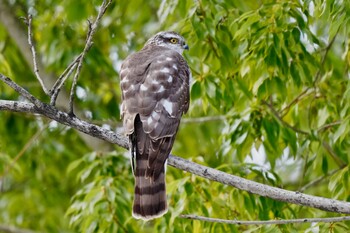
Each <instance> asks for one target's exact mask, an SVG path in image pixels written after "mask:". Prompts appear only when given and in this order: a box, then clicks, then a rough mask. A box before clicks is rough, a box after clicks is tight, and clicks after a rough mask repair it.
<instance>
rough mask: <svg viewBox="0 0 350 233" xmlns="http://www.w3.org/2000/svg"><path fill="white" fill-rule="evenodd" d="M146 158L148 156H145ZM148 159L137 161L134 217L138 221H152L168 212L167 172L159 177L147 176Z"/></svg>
mask: <svg viewBox="0 0 350 233" xmlns="http://www.w3.org/2000/svg"><path fill="white" fill-rule="evenodd" d="M145 157H146V156H145ZM146 169H147V158H142V157H141V158H140V157H139V159H137V160H136V168H135V174H134V175H135V197H134V204H133V210H132V215H133V217H134V218H136V219H143V220H151V219H154V218H158V217H160V216H162V215H164V214H165V213H166V212H167V211H168V206H167V198H166V187H165V174H164V173H165V171H164V169H163V171H162V172H161V173H160V174H159V176H158V177H156V178H154V177H152V176H146Z"/></svg>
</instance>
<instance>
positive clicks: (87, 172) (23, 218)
mask: <svg viewBox="0 0 350 233" xmlns="http://www.w3.org/2000/svg"><path fill="white" fill-rule="evenodd" d="M9 2H10V3H9V6H10V8H11V9H12V11H11V13H12V14H15V17H16V18H17V19H18V20H19V21H20V19H19V18H20V17H22V16H25V15H26V14H27V11H29V12H30V13H31V14H33V23H34V25H33V30H34V39H35V41H36V47H37V51H38V53H39V54H40V55H41V57H42V62H43V63H44V66H45V72H47V73H52V74H53V75H55V76H56V77H58V76H59V75H60V74H61V73H62V72H63V71H64V69H65V68H66V67H67V65H68V64H69V63H70V62H71V61H72V60H73V59H74V58H75V57H76V56H77V55H78V54H79V53H80V52H81V51H82V49H83V46H84V43H85V38H86V33H87V30H88V28H87V22H86V20H87V19H93V18H94V17H95V16H96V14H97V11H96V9H97V7H98V6H99V5H100V4H101V1H91V2H86V1H68V0H64V1H56V0H50V1H42V2H40V3H35V1H22V0H14V1H9ZM349 15H350V2H348V1H342V0H325V1H320V0H304V1H302V0H295V1H293V0H280V1H272V0H263V1H261V0H259V1H258V0H247V1H236V0H234V1H225V0H210V1H209V0H200V1H190V0H181V1H180V0H177V1H169V0H168V1H167V0H163V1H160V0H156V1H147V2H146V1H141V0H129V1H113V2H112V4H111V6H110V7H109V9H108V10H107V12H106V14H105V16H104V17H103V19H102V23H101V25H100V27H99V29H98V31H97V33H96V34H95V37H94V45H93V47H92V48H91V50H90V51H89V53H88V54H87V57H86V59H85V60H84V65H83V69H82V73H81V76H80V79H79V82H78V86H79V90H80V91H79V93H77V96H78V98H77V100H76V106H77V107H78V108H79V109H81V110H82V114H81V116H82V117H83V118H84V117H85V118H88V120H89V121H91V122H95V123H98V124H101V125H102V124H107V125H109V127H112V128H114V127H120V126H121V122H120V119H119V103H120V90H119V76H118V70H119V67H120V64H121V61H122V60H123V59H124V58H125V57H126V56H127V55H128V54H130V53H131V52H132V51H136V50H138V49H140V48H141V47H142V45H143V44H144V42H145V41H146V40H147V38H148V37H149V36H150V35H152V34H154V33H155V32H158V31H160V30H168V29H171V30H176V31H179V32H180V33H181V34H182V35H183V36H184V37H185V38H186V39H187V42H188V44H189V45H190V51H189V53H186V54H185V56H186V59H187V60H188V62H189V65H190V67H191V70H192V73H193V84H192V88H191V108H190V111H189V114H187V115H186V116H185V120H184V122H183V124H182V125H181V129H180V131H179V134H178V136H177V140H176V143H175V145H174V150H173V153H174V154H176V155H179V156H182V157H185V158H191V159H192V160H194V161H196V162H198V163H201V164H204V165H207V166H210V167H214V168H217V169H220V170H222V171H225V172H228V173H230V174H234V175H238V176H241V177H245V178H248V179H251V180H255V181H258V182H261V183H266V184H269V185H272V186H278V187H282V188H285V189H289V190H295V191H303V192H305V193H309V194H312V195H318V196H324V197H329V198H334V199H338V200H345V201H350V196H349V193H350V185H349V184H350V183H349V165H348V164H349V161H350V150H349V148H350V136H349V131H350V124H349V123H350V122H349V120H350V114H349V113H350V82H349V80H350V79H349V64H350V52H349V39H348V37H349V30H350V22H349V19H350V17H349ZM21 26H22V30H23V32H24V33H25V30H26V28H25V25H24V24H21ZM23 35H24V34H23ZM27 53H28V51H22V50H21V49H20V48H19V46H18V44H17V41H16V39H15V38H12V37H11V36H10V34H9V28H7V26H6V25H5V24H2V23H1V22H0V64H1V65H0V73H3V74H4V75H7V76H9V77H11V78H12V79H14V80H15V81H16V82H18V83H19V84H21V85H23V86H24V87H25V88H27V89H28V90H30V92H31V93H33V94H34V95H35V96H37V97H39V98H41V99H44V100H46V101H48V98H47V97H46V96H45V95H44V93H43V92H42V90H41V88H40V86H39V84H38V82H37V80H36V79H35V77H34V75H33V73H32V72H28V71H29V70H32V68H31V66H30V65H29V64H28V60H27V59H26V56H27V55H28V54H27ZM70 85H71V80H69V81H68V83H67V85H66V86H65V88H66V90H69V87H70ZM0 98H1V99H18V98H21V97H18V96H17V94H16V93H15V92H14V91H12V90H11V89H10V88H8V87H7V86H6V85H5V84H0ZM67 104H68V103H67ZM203 116H206V117H213V118H215V116H221V118H220V119H223V118H224V119H225V120H220V121H217V120H216V121H215V119H214V120H212V121H210V120H207V121H204V122H196V119H197V118H198V117H203ZM0 119H1V120H0V135H1V137H0V161H1V162H0V175H1V180H0V192H1V195H0V222H3V223H8V224H10V225H16V226H19V227H22V228H27V229H32V230H38V231H45V232H76V231H78V232H139V231H140V229H143V231H144V232H155V231H159V232H299V231H300V232H310V231H312V232H319V231H321V232H324V231H331V232H344V231H349V230H350V229H349V228H350V225H349V223H334V224H330V223H320V224H299V225H296V224H291V225H284V226H273V225H272V226H240V225H237V226H236V225H223V224H217V223H206V222H199V221H190V220H186V219H181V218H179V217H178V216H179V215H180V214H196V215H203V216H209V217H218V218H224V219H240V220H268V219H292V218H303V217H330V216H334V214H332V213H326V212H324V211H321V210H316V209H311V208H306V207H301V206H296V205H291V204H288V203H281V202H278V201H274V200H270V199H267V198H264V197H258V196H256V195H252V194H249V193H246V192H242V191H239V190H237V189H233V188H231V187H227V186H225V185H222V184H219V183H213V182H210V181H208V180H205V179H202V178H199V177H196V176H194V175H191V174H188V173H184V172H182V171H179V170H176V169H173V168H169V169H168V171H167V183H168V186H167V188H168V190H167V192H168V200H169V213H168V214H167V215H165V216H164V217H163V218H160V219H157V220H155V221H152V222H146V223H144V222H142V221H137V220H134V219H133V218H132V217H131V204H132V193H133V177H132V174H131V169H130V165H129V160H128V158H127V152H126V151H124V150H122V149H120V148H117V147H115V148H114V152H108V153H106V152H100V151H104V148H96V147H93V146H91V145H90V144H89V143H87V142H86V141H85V140H84V139H83V138H82V137H81V135H80V134H78V133H77V132H76V131H74V130H72V129H69V128H67V127H64V126H60V125H57V123H55V122H50V121H49V120H47V119H42V118H40V117H36V116H30V115H25V114H18V113H16V114H15V113H10V112H0ZM186 121H187V122H186ZM72 142H74V143H72ZM62 216H65V217H62Z"/></svg>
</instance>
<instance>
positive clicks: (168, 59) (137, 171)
mask: <svg viewBox="0 0 350 233" xmlns="http://www.w3.org/2000/svg"><path fill="white" fill-rule="evenodd" d="M184 50H188V45H187V44H186V42H185V40H184V38H183V37H182V36H180V35H179V34H178V33H176V32H173V31H164V32H159V33H157V34H156V35H154V36H153V37H151V38H150V39H149V40H148V41H147V42H146V44H145V45H144V47H143V48H142V49H141V50H140V51H138V52H136V53H134V54H131V55H129V56H128V57H127V58H126V59H125V61H124V62H123V64H122V66H121V70H120V77H121V84H120V86H121V89H122V104H121V116H122V118H123V125H124V131H125V134H126V135H127V136H128V137H129V141H130V151H131V163H132V169H133V173H134V176H135V197H134V203H133V210H132V215H133V217H134V218H137V219H143V220H150V219H153V218H157V217H160V216H162V215H164V214H165V213H166V212H167V210H168V207H167V199H166V188H165V166H166V164H165V162H166V160H167V158H168V156H169V154H170V151H171V149H172V146H173V144H174V140H175V136H176V133H177V131H178V128H179V124H180V119H181V116H182V114H184V113H186V112H187V110H188V107H189V79H190V76H191V71H190V69H189V67H188V65H187V62H186V61H185V59H184V57H183V56H182V52H183V51H184Z"/></svg>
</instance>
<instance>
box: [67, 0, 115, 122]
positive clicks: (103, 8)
mask: <svg viewBox="0 0 350 233" xmlns="http://www.w3.org/2000/svg"><path fill="white" fill-rule="evenodd" d="M109 4H111V1H106V0H104V1H103V3H102V5H101V7H100V10H99V12H98V15H97V17H96V19H95V21H94V22H93V23H92V24H91V22H90V21H88V23H89V31H88V35H87V38H86V43H85V48H84V50H83V52H82V53H81V54H80V59H78V66H77V69H76V72H75V74H74V78H73V84H72V87H71V92H70V98H69V114H71V115H73V114H74V110H73V102H74V92H75V89H76V85H77V82H78V77H79V75H80V72H81V68H82V64H83V60H84V57H85V55H86V53H87V52H88V51H89V49H90V48H91V46H92V43H93V42H92V39H93V36H94V34H95V32H96V29H97V26H98V24H99V23H100V21H101V18H102V16H103V14H104V13H105V12H106V10H107V7H108V6H109Z"/></svg>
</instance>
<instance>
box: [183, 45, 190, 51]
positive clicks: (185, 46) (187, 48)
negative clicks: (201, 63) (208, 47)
mask: <svg viewBox="0 0 350 233" xmlns="http://www.w3.org/2000/svg"><path fill="white" fill-rule="evenodd" d="M182 48H183V49H186V50H189V49H190V47H188V45H187V44H185V45H183V46H182Z"/></svg>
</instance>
